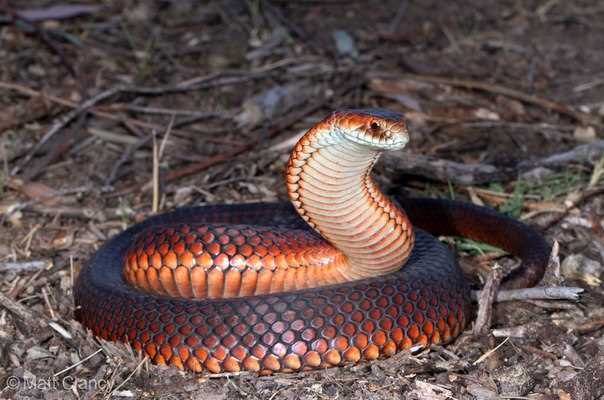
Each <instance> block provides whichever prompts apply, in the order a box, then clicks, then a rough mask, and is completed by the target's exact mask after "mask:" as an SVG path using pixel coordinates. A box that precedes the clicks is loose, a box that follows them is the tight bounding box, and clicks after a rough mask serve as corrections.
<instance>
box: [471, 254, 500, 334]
mask: <svg viewBox="0 0 604 400" xmlns="http://www.w3.org/2000/svg"><path fill="white" fill-rule="evenodd" d="M502 279H503V271H502V269H501V267H500V266H498V265H497V264H495V266H494V267H493V269H492V270H491V273H490V274H489V275H488V276H487V280H486V282H485V284H484V287H483V289H482V290H481V291H480V292H479V294H478V311H477V313H476V320H475V321H474V328H473V329H472V333H473V334H474V335H475V336H478V335H485V334H487V333H488V332H489V329H490V328H491V321H492V318H493V303H494V302H495V297H496V296H497V290H498V289H499V285H500V284H501V280H502Z"/></svg>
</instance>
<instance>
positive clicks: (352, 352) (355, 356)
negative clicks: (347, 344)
mask: <svg viewBox="0 0 604 400" xmlns="http://www.w3.org/2000/svg"><path fill="white" fill-rule="evenodd" d="M360 359H361V351H360V350H359V349H358V348H356V347H351V348H349V349H348V350H346V351H345V352H344V360H346V361H348V362H352V363H356V362H358V361H359V360H360Z"/></svg>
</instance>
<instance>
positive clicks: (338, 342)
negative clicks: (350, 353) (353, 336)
mask: <svg viewBox="0 0 604 400" xmlns="http://www.w3.org/2000/svg"><path fill="white" fill-rule="evenodd" d="M333 347H334V348H335V349H337V350H339V351H346V350H347V349H348V347H350V346H349V344H348V339H347V338H345V337H344V336H337V337H336V338H335V339H334V341H333Z"/></svg>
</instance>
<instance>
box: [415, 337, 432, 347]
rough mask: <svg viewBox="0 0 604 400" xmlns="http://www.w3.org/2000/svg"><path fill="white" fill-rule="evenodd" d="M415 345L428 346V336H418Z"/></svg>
mask: <svg viewBox="0 0 604 400" xmlns="http://www.w3.org/2000/svg"><path fill="white" fill-rule="evenodd" d="M417 343H418V344H420V345H421V346H422V347H426V346H427V345H428V343H429V340H428V336H426V335H420V336H419V337H418V338H417Z"/></svg>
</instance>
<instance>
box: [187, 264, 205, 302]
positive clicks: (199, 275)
mask: <svg viewBox="0 0 604 400" xmlns="http://www.w3.org/2000/svg"><path fill="white" fill-rule="evenodd" d="M206 278H207V274H206V271H205V270H204V269H203V268H200V267H194V268H193V269H192V270H191V289H192V291H193V297H196V298H203V297H206V295H207V293H208V286H207V279H206Z"/></svg>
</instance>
